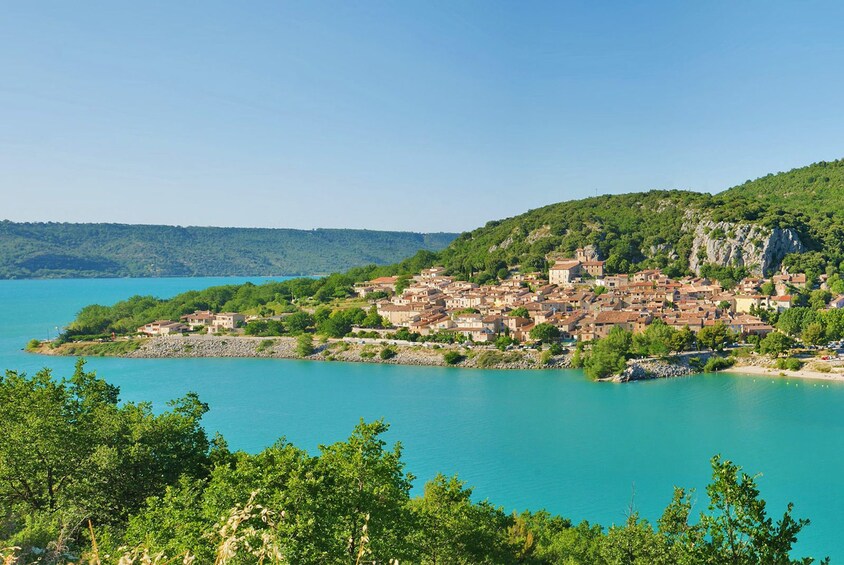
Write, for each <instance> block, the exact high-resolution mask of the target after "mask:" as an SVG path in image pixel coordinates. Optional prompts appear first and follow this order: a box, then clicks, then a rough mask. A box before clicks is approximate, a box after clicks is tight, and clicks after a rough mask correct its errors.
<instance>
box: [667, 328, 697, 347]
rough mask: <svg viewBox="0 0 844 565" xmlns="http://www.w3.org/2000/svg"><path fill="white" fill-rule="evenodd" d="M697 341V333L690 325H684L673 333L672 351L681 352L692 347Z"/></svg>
mask: <svg viewBox="0 0 844 565" xmlns="http://www.w3.org/2000/svg"><path fill="white" fill-rule="evenodd" d="M694 343H695V334H694V332H693V331H692V330H691V329H689V326H683V327H682V328H681V329H680V330H678V331H676V332H674V333H673V334H672V335H671V340H670V347H671V351H676V352H678V353H679V352H681V351H686V350H689V349H691V348H692V346H693V345H694Z"/></svg>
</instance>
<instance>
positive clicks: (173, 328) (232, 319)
mask: <svg viewBox="0 0 844 565" xmlns="http://www.w3.org/2000/svg"><path fill="white" fill-rule="evenodd" d="M245 321H246V316H244V315H243V314H238V313H237V312H220V313H219V314H215V313H213V312H211V311H210V310H197V311H196V312H194V313H193V314H187V315H185V316H182V317H181V318H180V319H179V321H178V322H174V321H172V320H157V321H155V322H150V323H149V324H146V325H143V326H141V327H140V328H138V333H140V334H144V335H149V336H156V335H172V334H177V333H179V334H180V333H183V332H187V331H196V330H198V329H200V328H206V329H207V331H208V333H218V332H220V331H221V330H227V331H229V330H233V329H235V328H237V327H239V326H241V325H242V324H243V323H244V322H245Z"/></svg>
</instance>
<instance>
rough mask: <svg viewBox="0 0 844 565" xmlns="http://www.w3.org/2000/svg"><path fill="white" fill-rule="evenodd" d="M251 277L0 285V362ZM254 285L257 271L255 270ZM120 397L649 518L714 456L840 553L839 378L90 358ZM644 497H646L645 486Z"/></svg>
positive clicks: (231, 426) (37, 360)
mask: <svg viewBox="0 0 844 565" xmlns="http://www.w3.org/2000/svg"><path fill="white" fill-rule="evenodd" d="M244 280H247V279H209V278H203V279H111V280H51V281H0V304H2V310H3V312H4V313H5V314H6V316H5V319H6V320H7V322H6V323H5V324H2V325H0V359H2V362H3V363H2V367H5V368H14V369H19V370H25V371H28V372H34V371H36V370H38V369H40V368H42V367H45V366H48V367H51V368H53V369H54V371H55V373H56V374H59V375H64V374H67V373H68V372H69V371H70V370H72V366H73V362H74V360H73V359H63V358H52V357H40V356H34V355H29V354H26V353H23V352H22V351H21V348H22V347H23V345H24V344H25V343H26V342H27V341H28V340H29V339H30V338H32V337H39V338H44V337H48V336H50V335H55V328H56V326H57V325H58V326H61V325H63V324H66V323H67V322H69V321H70V320H71V319H72V318H73V316H74V314H75V313H76V312H77V311H78V310H79V308H81V307H82V306H84V305H86V304H89V303H91V302H99V303H102V304H110V303H113V302H115V301H117V300H120V299H122V298H126V297H128V296H131V295H133V294H153V295H157V296H161V297H167V296H172V295H173V294H176V293H178V292H181V291H183V290H187V289H192V288H201V287H206V286H211V285H215V284H224V283H225V284H227V283H234V282H242V281H244ZM252 280H253V281H254V282H260V280H261V279H252ZM89 368H93V369H95V370H96V371H97V372H98V373H99V375H100V376H102V377H105V378H107V379H108V380H110V381H111V382H113V383H115V384H118V385H119V386H120V387H121V390H122V397H123V399H124V400H151V401H153V403H154V405H155V407H156V408H158V409H163V408H164V407H165V406H164V402H165V401H167V400H168V399H171V398H175V397H178V396H181V395H183V394H184V393H185V392H187V391H191V390H193V391H196V392H198V393H199V394H200V396H201V398H202V399H203V400H204V401H206V402H208V403H209V404H210V405H211V412H210V413H209V414H208V415H207V416H206V419H205V424H206V427H207V428H208V430H209V431H211V432H214V431H220V432H222V433H223V434H224V435H225V436H226V438H227V439H228V441H229V444H230V445H231V446H232V447H233V448H239V449H245V450H248V451H257V450H260V449H261V448H263V447H266V446H268V445H270V444H271V443H273V442H274V441H275V440H276V438H278V437H280V436H286V437H287V439H288V440H290V441H292V442H293V443H295V444H297V445H299V446H302V447H305V448H307V449H310V450H315V449H316V447H317V446H318V445H319V444H324V443H331V442H333V441H337V440H340V439H343V438H345V437H346V436H347V435H348V434H349V432H350V431H351V429H352V427H353V426H354V425H355V424H356V423H357V421H358V419H359V418H361V417H363V418H366V419H373V418H381V417H383V418H385V419H386V420H387V421H388V422H390V423H391V424H392V429H391V431H390V438H389V439H390V440H401V442H402V443H403V445H404V447H405V460H406V461H407V464H408V469H409V470H410V471H412V472H413V473H414V474H415V475H416V476H418V477H419V479H417V482H416V485H417V487H421V485H422V484H423V482H424V481H425V480H427V479H429V478H431V477H432V476H433V475H434V473H436V472H437V471H441V472H444V473H447V474H452V473H459V474H460V476H461V478H462V479H464V480H466V481H467V482H468V483H469V484H471V485H474V486H475V495H476V498H489V499H490V500H491V501H492V502H494V503H496V504H500V505H503V506H504V507H505V508H507V509H508V510H511V509H519V510H521V509H525V508H530V509H539V508H542V507H545V508H547V509H548V510H550V511H552V512H555V513H559V514H562V515H566V516H570V517H572V518H574V519H577V520H579V519H588V520H590V521H598V522H600V523H602V524H605V525H608V524H610V523H612V522H620V521H623V520H624V517H625V512H626V509H627V507H628V505H629V502H630V499H631V496H634V500H635V505H636V507H637V508H638V509H639V510H640V512H641V513H642V514H643V515H644V516H646V517H648V518H649V519H652V520H655V519H656V518H657V517H658V516H659V514H660V512H661V510H662V508H663V507H664V506H665V504H667V503H668V501H669V500H670V498H671V493H672V486H673V485H675V484H676V485H680V486H687V487H697V488H698V492H699V498H700V501H701V502H700V503H699V505H702V504H703V503H704V501H705V495H704V493H703V492H702V491H703V486H705V484H706V483H707V481H708V478H709V458H710V457H711V456H712V455H714V454H716V453H721V454H723V455H724V456H725V457H728V458H731V459H733V460H734V461H736V462H738V463H739V464H741V465H743V466H744V467H745V469H746V470H747V471H748V472H751V473H755V472H759V471H761V472H764V476H763V477H761V478H760V479H759V484H760V485H761V490H762V494H763V496H764V497H765V498H766V499H767V500H768V503H769V510H770V512H771V514H772V515H774V516H776V515H778V514H781V512H782V510H783V509H784V506H785V503H786V502H787V501H789V500H791V501H793V502H794V503H795V510H796V513H797V515H799V516H807V517H810V518H811V520H812V525H811V526H809V528H807V529H806V530H805V531H804V533H803V534H802V536H801V544H800V549H801V550H802V551H803V552H804V553H815V554H824V555H827V554H828V555H830V556H831V557H832V558H833V560H834V562H838V561H839V560H841V559H842V558H844V540H842V538H841V537H840V536H839V535H838V530H839V525H840V523H841V522H842V521H844V520H842V508H844V481H842V480H841V477H840V475H841V473H842V471H844V449H842V448H844V433H842V432H844V429H843V428H844V423H842V410H841V408H842V406H844V386H842V385H839V384H837V383H833V384H829V383H823V382H814V381H803V382H800V383H796V382H794V381H788V380H785V379H775V380H773V381H772V380H771V379H770V378H767V379H765V378H759V377H755V378H754V377H747V376H728V375H703V376H697V377H691V378H685V379H676V380H667V381H653V382H647V383H638V384H629V385H609V384H594V383H591V382H588V381H586V380H585V378H584V376H583V374H582V373H580V372H579V371H518V372H517V371H509V372H508V371H481V370H460V369H446V368H427V367H425V368H423V367H418V368H417V367H396V366H381V365H355V364H340V363H317V362H302V361H284V360H263V359H164V360H123V359H91V360H90V362H89ZM634 493H635V495H634Z"/></svg>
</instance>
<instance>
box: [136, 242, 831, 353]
mask: <svg viewBox="0 0 844 565" xmlns="http://www.w3.org/2000/svg"><path fill="white" fill-rule="evenodd" d="M445 272H446V271H445V269H444V268H443V267H432V268H429V269H425V270H423V271H422V272H421V273H419V274H418V275H416V276H414V277H412V279H410V280H409V281H407V280H405V281H402V280H401V279H402V277H398V276H391V277H380V278H376V279H373V280H370V281H367V282H363V283H358V284H357V285H356V286H355V289H354V290H355V292H356V294H357V295H358V297H360V298H362V299H369V300H370V301H371V302H372V303H373V304H374V306H375V308H376V309H377V313H378V314H379V315H380V316H381V317H382V319H383V320H384V324H383V325H384V326H385V327H384V328H380V329H376V328H361V327H355V328H353V331H366V332H369V333H372V332H377V333H378V334H379V335H380V336H382V337H387V336H389V335H390V334H391V333H393V332H395V331H396V329H397V328H406V329H407V330H408V331H409V332H412V333H416V334H419V335H422V336H429V335H433V334H438V333H441V332H442V333H449V334H453V335H459V336H462V338H461V339H464V338H465V339H467V340H471V341H473V342H475V343H490V342H494V341H495V340H496V339H497V338H498V337H499V336H501V335H507V336H509V337H511V338H513V339H514V340H517V341H520V342H525V341H530V332H531V330H532V329H533V328H534V327H536V326H537V325H539V324H550V325H552V326H554V327H555V328H557V329H558V330H559V334H560V337H561V338H562V339H564V340H577V341H581V342H591V341H594V340H596V339H600V338H603V337H605V336H606V335H607V334H608V333H609V331H610V329H611V328H613V327H614V326H620V327H622V328H624V329H625V330H628V331H631V332H640V331H643V330H644V329H645V327H646V326H648V325H649V324H651V323H652V322H654V321H655V320H662V321H663V322H665V324H667V325H668V326H671V327H673V328H675V329H682V328H684V327H688V328H690V329H691V330H692V331H695V332H697V331H699V330H700V329H702V328H704V327H707V326H712V325H715V324H717V323H719V322H721V323H723V324H725V325H726V326H727V327H728V328H729V329H730V330H732V331H733V332H735V333H736V334H738V335H745V336H747V335H757V336H760V337H764V336H765V335H767V334H768V333H769V332H771V331H772V330H773V328H772V327H771V326H770V325H768V324H766V323H765V322H764V321H763V320H762V319H761V318H760V317H759V316H758V315H756V314H757V313H758V312H759V311H760V310H773V311H777V312H782V311H783V310H786V309H788V308H790V307H791V305H792V296H791V295H790V293H791V292H793V291H795V290H797V289H801V288H805V287H806V282H807V280H806V275H804V274H789V273H787V272H782V273H780V274H777V275H774V276H773V277H771V278H770V279H764V278H761V277H758V278H745V279H743V280H741V281H740V282H739V283H738V284H737V285H736V287H735V288H733V289H729V290H728V289H725V288H723V287H722V286H721V285H720V284H719V283H718V282H716V281H714V280H709V279H707V278H701V277H685V278H680V279H677V280H674V279H671V278H669V277H667V276H666V275H664V274H663V273H661V272H660V270H658V269H650V270H642V271H639V272H637V273H635V274H632V275H626V274H623V275H605V274H604V262H603V261H601V260H598V259H597V258H595V257H594V256H592V254H590V253H589V252H588V251H584V250H583V249H578V250H577V252H576V254H575V256H574V257H571V258H558V259H557V260H556V261H555V262H554V264H553V265H552V266H551V267H550V269H549V271H548V276H547V278H546V277H543V276H541V275H540V273H526V274H523V273H518V272H514V273H512V275H511V276H510V277H509V278H508V279H506V280H504V281H501V282H500V283H498V284H492V285H478V284H475V283H472V282H467V281H463V280H457V279H455V278H454V277H451V276H447V275H446V274H445ZM766 282H770V283H771V285H769V286H772V288H773V289H774V291H775V292H774V294H773V295H765V294H763V293H762V292H761V288H762V285H763V284H764V283H766ZM400 284H403V286H404V285H406V287H405V288H402V289H401V291H400V292H396V290H397V288H400V287H399V285H400ZM823 284H824V281H823V277H822V280H821V285H822V286H823ZM829 307H830V308H841V307H844V296H839V297H836V298H834V299H833V300H831V301H830V303H829ZM254 319H258V317H257V316H246V315H244V314H239V313H234V312H224V313H216V314H215V313H212V312H210V311H197V312H195V313H193V314H189V315H186V316H183V317H182V319H181V320H179V321H172V320H162V321H156V322H153V323H150V324H146V325H145V326H143V327H141V328H139V330H138V331H139V332H140V333H142V334H145V335H151V336H152V335H167V334H172V333H181V332H184V331H189V330H196V329H198V328H207V330H206V331H208V332H209V333H217V332H220V331H234V330H236V328H238V327H240V326H242V325H243V324H245V323H248V322H249V321H251V320H254Z"/></svg>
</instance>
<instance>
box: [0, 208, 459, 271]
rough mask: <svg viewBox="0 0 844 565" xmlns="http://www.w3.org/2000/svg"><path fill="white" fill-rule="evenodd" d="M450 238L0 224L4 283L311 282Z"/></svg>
mask: <svg viewBox="0 0 844 565" xmlns="http://www.w3.org/2000/svg"><path fill="white" fill-rule="evenodd" d="M454 237H455V234H449V233H431V234H422V233H410V232H382V231H370V230H342V229H339V230H334V229H319V230H291V229H255V228H203V227H184V228H183V227H176V226H144V225H124V224H65V223H52V222H51V223H15V222H9V221H4V222H0V278H40V277H172V276H179V277H185V276H252V275H266V276H278V275H313V274H321V273H331V272H335V271H341V270H345V269H349V268H351V267H355V266H359V265H366V264H368V263H375V264H379V265H386V264H391V263H395V262H397V261H400V260H402V259H404V258H405V257H409V256H410V255H412V254H413V253H415V252H417V251H418V250H420V249H428V250H434V251H436V250H440V249H442V248H444V247H445V246H446V245H448V244H449V243H450V242H451V241H452V240H453V239H454Z"/></svg>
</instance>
